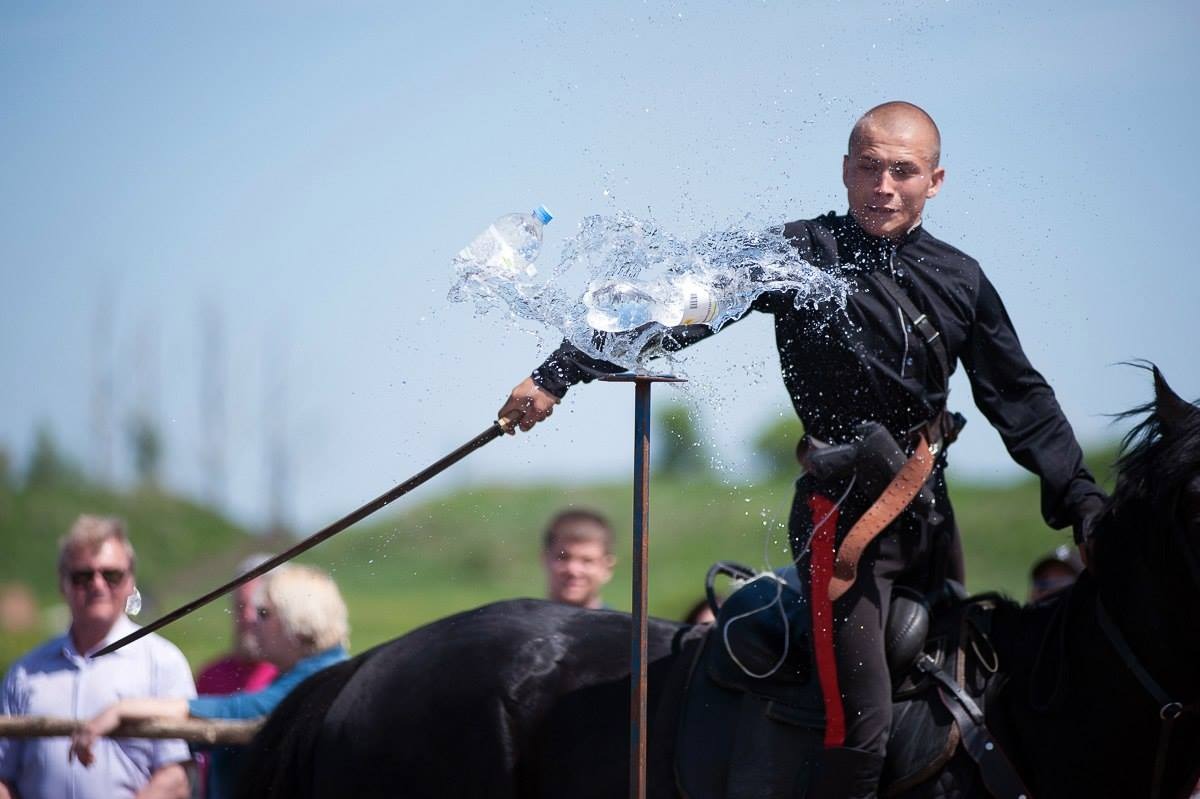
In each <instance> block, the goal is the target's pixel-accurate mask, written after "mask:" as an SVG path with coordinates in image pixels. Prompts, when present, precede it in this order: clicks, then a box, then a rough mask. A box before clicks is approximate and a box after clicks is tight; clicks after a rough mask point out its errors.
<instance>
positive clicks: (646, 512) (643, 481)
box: [601, 373, 682, 799]
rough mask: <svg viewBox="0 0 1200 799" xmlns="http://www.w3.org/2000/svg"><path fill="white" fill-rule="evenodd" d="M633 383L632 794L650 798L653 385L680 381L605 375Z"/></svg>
mask: <svg viewBox="0 0 1200 799" xmlns="http://www.w3.org/2000/svg"><path fill="white" fill-rule="evenodd" d="M601 379H602V380H607V381H612V382H632V383H633V387H634V395H633V396H634V405H633V630H632V635H631V642H630V643H631V645H630V656H629V657H630V668H629V676H630V682H631V684H630V692H629V693H630V696H629V796H630V798H631V799H646V743H647V737H646V692H647V687H648V686H647V679H646V668H647V662H646V661H647V653H648V650H649V630H648V628H649V618H648V616H649V614H648V613H647V602H646V600H647V596H648V593H649V592H648V590H647V582H648V577H649V568H650V386H651V385H652V384H654V383H679V382H682V380H681V379H680V378H678V377H673V376H671V375H642V374H632V373H626V374H620V375H611V376H608V377H603V378H601Z"/></svg>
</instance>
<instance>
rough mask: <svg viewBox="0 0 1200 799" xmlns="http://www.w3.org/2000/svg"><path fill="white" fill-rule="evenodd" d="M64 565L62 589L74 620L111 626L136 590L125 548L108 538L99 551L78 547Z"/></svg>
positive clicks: (69, 555)
mask: <svg viewBox="0 0 1200 799" xmlns="http://www.w3.org/2000/svg"><path fill="white" fill-rule="evenodd" d="M65 565H66V573H65V574H63V575H61V577H60V579H59V588H60V590H62V592H63V596H64V597H65V598H66V600H67V607H69V608H70V609H71V621H72V623H73V624H75V623H78V624H87V625H96V626H100V627H105V628H110V627H112V625H113V624H115V623H116V621H117V619H119V618H120V617H121V614H123V613H124V612H125V600H126V599H128V598H129V595H130V594H132V593H133V585H134V584H133V574H132V572H131V571H130V568H129V555H128V554H126V552H125V547H124V546H122V545H121V544H120V543H119V542H117V541H114V540H112V539H109V540H107V541H105V542H104V543H103V544H101V545H100V547H99V548H98V549H96V550H88V549H86V548H83V549H75V550H73V551H71V552H69V553H67V558H66V564H65Z"/></svg>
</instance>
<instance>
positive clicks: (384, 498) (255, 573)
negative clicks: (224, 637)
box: [93, 418, 513, 657]
mask: <svg viewBox="0 0 1200 799" xmlns="http://www.w3.org/2000/svg"><path fill="white" fill-rule="evenodd" d="M512 426H513V422H512V421H511V420H509V419H506V418H501V419H497V420H496V421H494V422H492V424H491V426H490V427H488V429H487V430H484V431H483V432H482V433H480V434H479V435H477V436H475V437H474V438H472V439H471V440H470V441H468V442H467V443H466V444H463V445H462V446H461V447H459V448H458V449H456V450H454V451H453V452H451V453H450V454H449V455H447V456H445V457H444V458H442V459H441V460H439V461H437V462H436V463H434V464H433V465H431V466H429V467H427V468H426V469H424V470H422V471H420V472H418V473H417V474H415V475H413V476H412V477H410V478H408V479H407V480H405V481H404V482H403V483H401V484H400V485H398V486H396V487H395V488H393V489H392V490H390V491H388V492H387V493H386V494H381V495H379V496H378V497H376V498H375V499H373V500H371V501H370V502H368V503H367V504H366V505H363V506H362V507H361V508H359V509H358V510H356V511H352V512H351V513H349V514H347V515H345V516H343V517H342V518H340V519H338V520H337V521H336V522H334V523H333V524H331V525H329V526H328V527H326V528H324V529H323V530H319V531H318V532H315V533H313V534H312V535H310V536H309V537H308V538H306V539H304V540H303V541H301V542H300V543H298V544H296V545H295V546H293V547H292V548H291V549H288V550H287V551H285V552H280V553H279V554H278V555H276V556H275V557H273V558H271V559H270V560H268V561H265V562H264V563H262V564H261V565H259V566H257V567H255V568H253V569H251V570H250V571H248V572H246V573H245V574H243V575H241V576H240V577H237V578H236V579H233V580H230V581H229V582H227V583H225V585H222V586H221V587H220V588H214V589H213V590H211V591H209V592H208V593H207V594H205V595H204V596H202V597H200V598H199V599H193V600H192V601H191V602H188V603H187V604H186V605H183V606H181V607H179V608H176V609H175V610H173V611H171V612H170V613H168V614H167V615H165V616H163V617H162V618H159V619H157V620H155V621H153V622H151V623H150V624H147V625H146V626H145V627H142V628H141V629H138V630H134V631H133V632H131V633H130V634H129V635H127V636H125V637H124V638H122V639H120V640H118V641H114V642H112V643H111V644H109V645H108V646H106V647H104V648H103V649H101V650H100V651H99V652H97V653H96V654H95V655H93V657H100V656H101V655H107V654H108V653H110V652H116V651H117V650H118V649H120V648H121V647H123V646H125V645H126V644H131V643H133V642H134V641H136V640H138V639H139V638H141V637H142V636H144V635H149V634H150V633H152V632H154V631H155V630H160V629H162V628H163V627H166V626H167V625H168V624H170V623H171V622H173V621H175V620H176V619H179V618H182V617H184V616H186V615H188V614H189V613H191V612H192V611H193V610H196V609H197V608H201V607H204V606H205V605H207V604H208V603H209V602H212V601H213V600H214V599H217V598H218V597H222V596H224V595H225V594H228V593H229V592H230V591H232V590H233V589H235V588H237V587H238V586H239V585H243V584H244V583H248V582H250V581H251V580H253V579H254V578H255V577H259V576H261V575H263V574H266V573H267V572H269V571H270V570H271V569H274V568H275V567H276V566H278V565H279V564H281V563H285V562H287V561H289V560H291V559H292V558H294V557H296V556H297V555H299V554H300V553H301V552H307V551H308V550H310V549H312V548H313V547H315V546H316V545H317V544H319V543H321V542H322V541H324V540H325V539H326V538H331V537H332V536H335V535H337V534H338V533H340V532H341V531H342V530H345V529H346V528H347V527H349V526H350V525H352V524H354V523H356V522H359V521H362V520H363V519H365V518H366V517H368V516H370V515H371V514H372V513H374V512H375V511H377V510H379V509H380V508H382V507H383V506H384V505H387V504H389V503H390V502H392V501H394V500H396V499H399V498H400V497H402V496H404V495H405V494H407V493H408V492H409V491H412V490H413V489H414V488H416V487H417V486H419V485H421V483H424V482H425V481H426V480H428V479H429V478H431V477H434V476H436V475H437V474H439V473H441V472H442V471H444V470H445V469H446V468H447V467H449V466H452V465H453V464H455V463H457V462H458V461H460V460H462V459H463V458H465V457H466V456H467V455H470V454H471V453H472V452H474V451H475V450H477V449H479V448H480V447H482V446H483V445H484V444H487V443H488V442H490V441H492V440H493V439H495V438H499V437H500V436H502V435H504V434H505V433H507V432H509V431H510V430H512Z"/></svg>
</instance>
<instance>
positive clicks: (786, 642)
mask: <svg viewBox="0 0 1200 799" xmlns="http://www.w3.org/2000/svg"><path fill="white" fill-rule="evenodd" d="M857 479H858V475H853V476H851V478H850V483H849V485H847V486H846V490H845V491H843V492H842V495H841V496H840V497H838V501H837V502H835V503H834V505H833V507H832V508H830V509H829V512H828V513H826V514H825V516H824V517H823V518H822V519H821V520H820V521H819V522H817V523H816V524H814V525H813V532H812V533H809V535H808V541H806V542H805V544H804V547H803V548H802V549H801V551H800V554H798V555H796V557H795V558H793V559H792V565H793V566H796V565H798V564H799V562H800V559H801V558H803V557H804V555H805V554H807V552H808V548H809V546H810V545H811V544H812V537H813V534H814V533H816V531H817V529H818V528H819V527H820V526H821V525H823V524H825V522H827V521H829V518H830V517H831V516H833V514H834V513H835V512H836V511H837V510H838V508H840V507H842V503H844V502H845V501H846V497H848V496H850V491H851V489H853V488H854V483H855V481H856V480H857ZM765 555H766V552H765V551H764V556H765ZM764 559H765V560H767V561H768V564H767V565H768V570H767V571H764V572H761V573H760V574H759V575H758V576H757V577H755V578H754V580H758V579H762V578H763V577H769V578H771V579H772V580H774V581H775V597H774V598H773V599H772V600H771V601H770V602H768V603H767V604H765V605H762V606H761V607H757V608H752V609H750V610H747V611H745V612H744V613H739V614H737V615H736V616H734V617H733V618H732V619H729V620H728V621H727V622H725V624H724V625H722V627H721V641H722V642H723V643H724V644H725V652H726V653H728V655H729V659H730V660H732V661H733V662H734V664H735V665H736V666H737V667H738V668H739V669H741V670H742V673H743V674H745V675H746V676H747V677H752V678H754V679H756V680H762V679H766V678H767V677H770V676H771V675H772V674H774V673H775V672H777V671H779V669H780V668H782V667H783V664H784V663H786V662H787V657H788V653H789V652H790V651H791V647H792V631H791V628H790V627H789V626H788V618H787V611H786V610H784V608H783V585H784V580H783V578H782V577H780V576H779V575H777V574H776V573H775V572H774V571H773V570H770V568H769V566H770V564H769V558H766V557H764ZM754 580H750V581H748V582H747V583H746V584H749V583H750V582H754ZM772 605H775V606H776V607H777V608H779V618H780V619H782V620H783V652H782V654H780V656H779V660H778V661H776V663H775V665H774V666H772V667H771V668H769V669H767V670H766V671H765V672H763V673H761V674H756V673H755V672H753V671H751V670H750V669H749V668H747V667H746V664H744V663H742V661H740V660H739V659H738V656H737V655H735V654H734V653H733V646H732V645H731V644H730V643H729V628H730V626H731V625H732V624H733V623H734V622H735V621H741V620H742V619H745V618H747V617H749V616H753V615H754V614H756V613H761V612H762V611H764V610H766V609H767V608H769V607H771V606H772Z"/></svg>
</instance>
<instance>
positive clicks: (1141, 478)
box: [1097, 365, 1200, 591]
mask: <svg viewBox="0 0 1200 799" xmlns="http://www.w3.org/2000/svg"><path fill="white" fill-rule="evenodd" d="M1146 368H1148V369H1150V370H1151V371H1152V372H1153V374H1154V395H1155V396H1154V400H1153V401H1152V402H1149V403H1147V404H1145V405H1142V406H1140V407H1137V408H1134V409H1132V410H1130V411H1127V412H1125V413H1123V414H1120V416H1119V417H1118V418H1123V419H1124V418H1131V417H1134V418H1136V417H1140V418H1141V421H1140V422H1139V423H1138V424H1137V425H1135V426H1134V427H1133V429H1132V430H1130V431H1129V433H1128V434H1127V435H1126V436H1125V438H1124V440H1123V441H1122V444H1121V455H1120V457H1119V458H1118V460H1117V467H1118V475H1119V476H1118V478H1117V486H1116V490H1115V492H1114V494H1113V498H1112V501H1111V503H1110V506H1109V514H1108V516H1109V517H1113V518H1115V519H1116V520H1117V521H1118V522H1123V523H1119V524H1118V525H1117V526H1119V527H1127V526H1130V525H1135V526H1138V527H1140V528H1142V529H1158V530H1163V531H1167V530H1170V531H1174V537H1175V538H1177V539H1178V541H1177V543H1178V544H1179V545H1181V546H1182V549H1183V551H1182V552H1175V553H1172V556H1173V557H1176V558H1179V557H1182V558H1184V559H1187V560H1195V559H1196V558H1197V557H1200V555H1197V554H1196V553H1198V552H1200V408H1198V407H1197V406H1196V405H1194V404H1192V403H1190V402H1188V401H1186V400H1184V399H1183V398H1181V397H1180V396H1179V395H1178V394H1176V393H1175V392H1174V391H1173V390H1172V389H1171V387H1170V386H1169V385H1168V384H1167V381H1166V379H1165V378H1164V377H1163V375H1162V372H1160V371H1159V370H1158V367H1156V366H1153V365H1149V366H1148V367H1146ZM1109 521H1110V520H1109ZM1112 526H1113V525H1111V524H1107V525H1105V524H1102V525H1101V527H1102V528H1104V527H1109V528H1111V527H1112ZM1097 543H1100V542H1099V541H1098V542H1097ZM1193 569H1194V570H1195V572H1196V573H1195V574H1194V578H1195V580H1196V588H1197V590H1198V591H1200V568H1196V567H1193Z"/></svg>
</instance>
